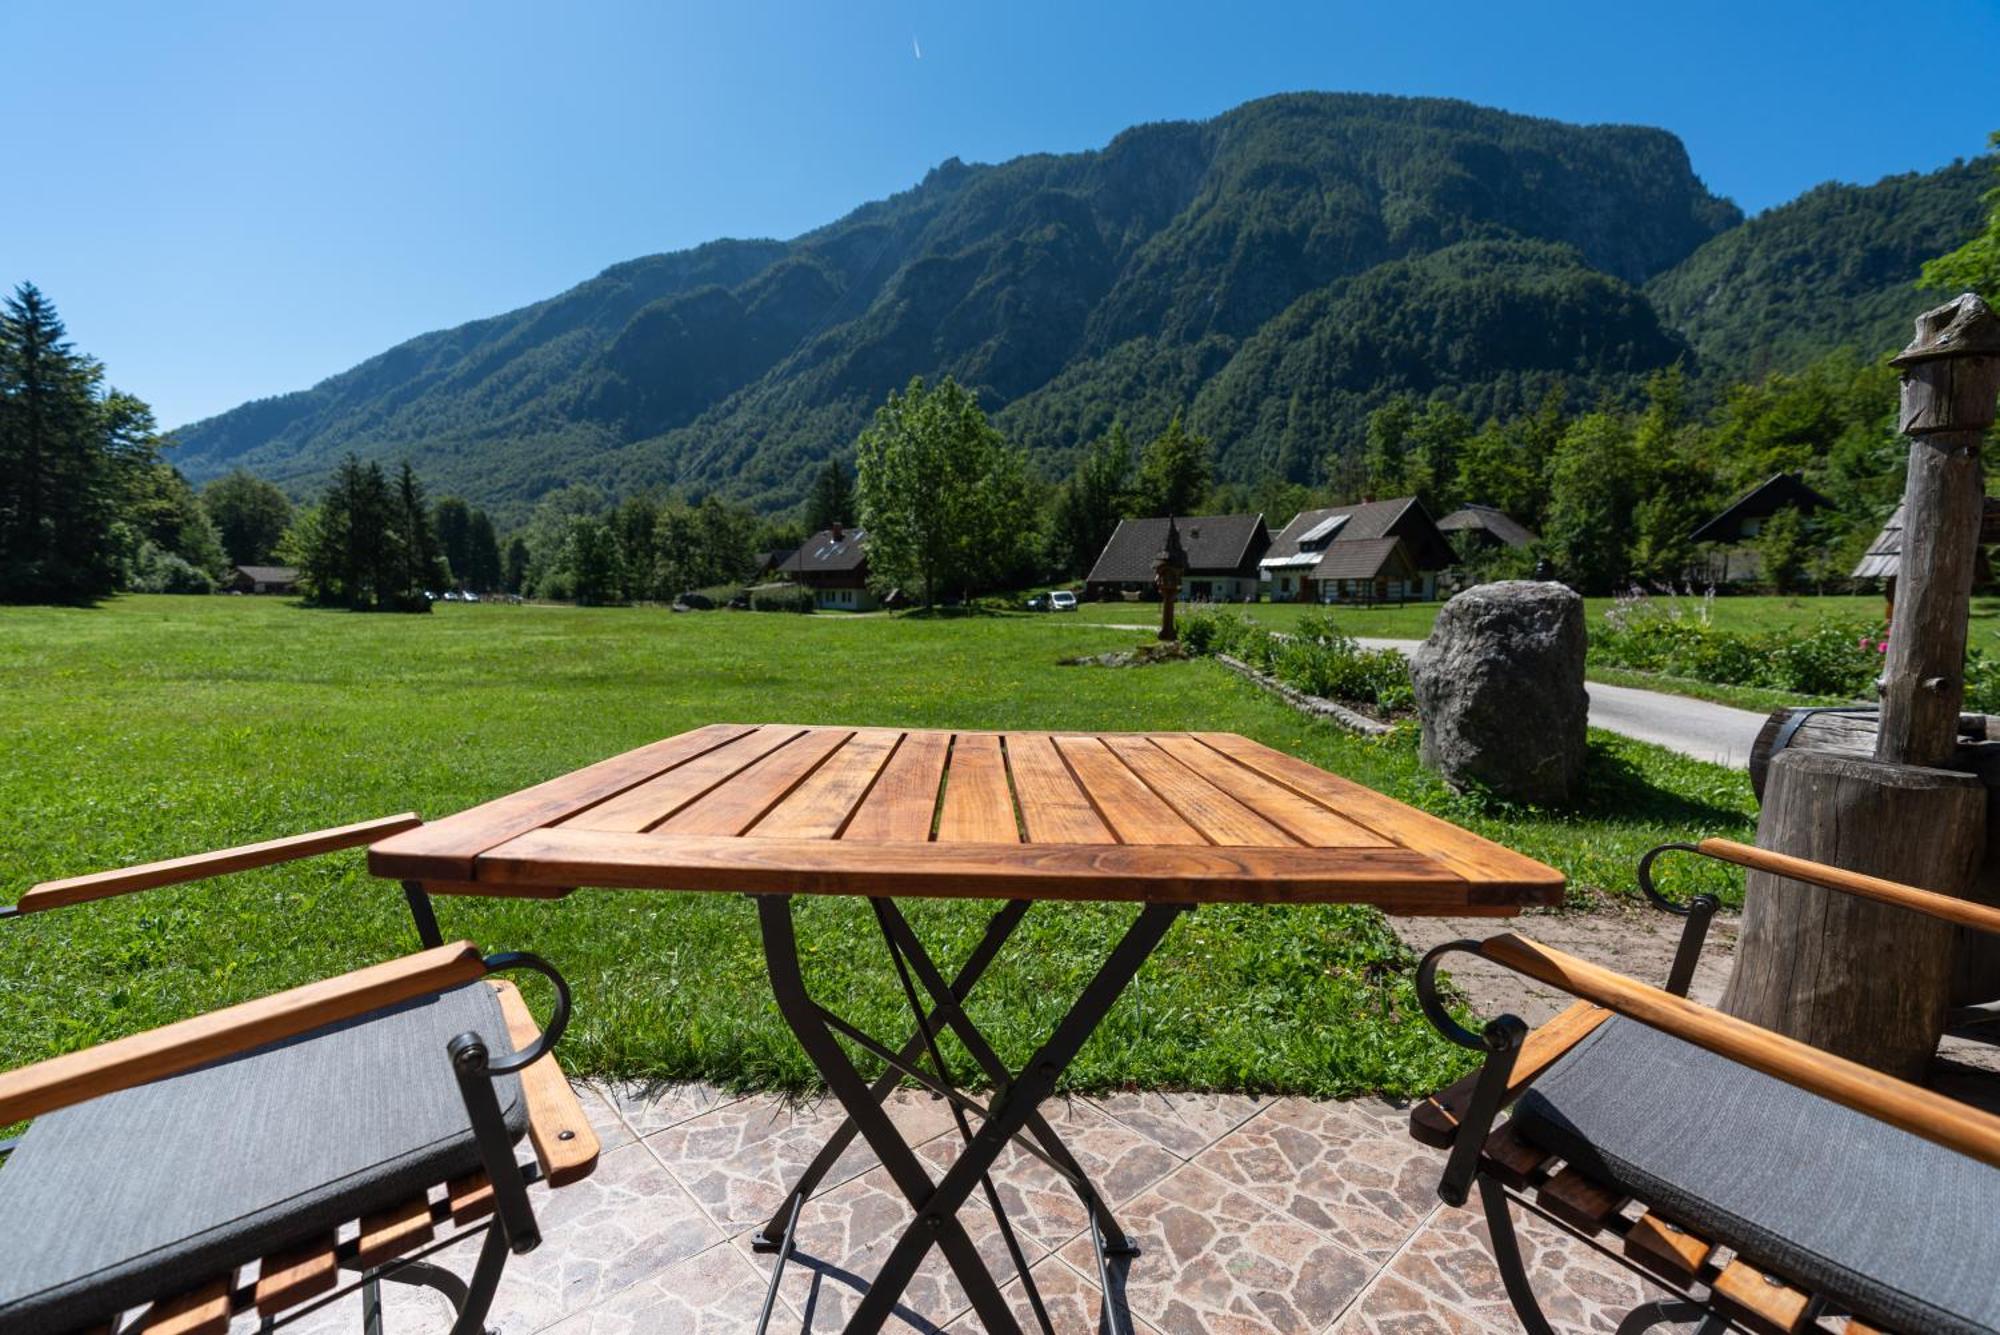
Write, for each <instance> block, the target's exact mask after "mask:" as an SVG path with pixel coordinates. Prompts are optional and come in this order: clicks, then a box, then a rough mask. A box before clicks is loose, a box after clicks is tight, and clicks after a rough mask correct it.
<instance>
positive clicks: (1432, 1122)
mask: <svg viewBox="0 0 2000 1335" xmlns="http://www.w3.org/2000/svg"><path fill="white" fill-rule="evenodd" d="M1610 1018H1611V1012H1610V1011H1608V1010H1606V1009H1604V1007H1602V1006H1596V1005H1592V1004H1591V1003H1590V1002H1588V1001H1579V1002H1576V1003H1574V1004H1572V1005H1571V1006H1569V1007H1568V1008H1567V1009H1565V1010H1564V1011H1563V1012H1562V1013H1561V1014H1559V1015H1557V1016H1556V1017H1555V1018H1553V1019H1551V1020H1550V1021H1549V1022H1548V1023H1547V1024H1544V1025H1543V1026H1541V1027H1540V1028H1539V1029H1536V1030H1534V1031H1532V1032H1531V1033H1529V1035H1528V1037H1527V1041H1526V1042H1524V1043H1522V1044H1521V1051H1520V1055H1519V1056H1517V1057H1516V1058H1515V1059H1514V1069H1513V1071H1512V1072H1510V1073H1509V1075H1508V1079H1507V1092H1506V1094H1505V1096H1504V1097H1503V1099H1502V1101H1501V1106H1502V1107H1505V1106H1506V1105H1507V1104H1509V1103H1512V1102H1513V1101H1514V1100H1515V1099H1516V1098H1518V1097H1520V1094H1521V1091H1522V1090H1524V1089H1526V1088H1527V1087H1528V1086H1529V1084H1530V1083H1532V1082H1533V1081H1534V1078H1535V1077H1536V1076H1538V1075H1540V1074H1541V1073H1542V1072H1543V1071H1546V1070H1548V1069H1549V1067H1551V1066H1553V1065H1554V1064H1555V1063H1556V1061H1557V1059H1558V1058H1560V1057H1561V1056H1562V1055H1563V1054H1564V1053H1566V1052H1568V1051H1569V1050H1570V1049H1571V1048H1573V1047H1575V1046H1576V1045H1577V1044H1578V1043H1580V1042H1582V1041H1583V1039H1584V1037H1585V1036H1586V1035H1587V1034H1589V1033H1590V1032H1591V1031H1592V1030H1594V1029H1596V1028H1597V1026H1598V1025H1600V1024H1603V1023H1604V1022H1605V1021H1606V1020H1608V1019H1610ZM1478 1083H1479V1072H1477V1071H1474V1072H1472V1073H1471V1074H1470V1075H1467V1076H1465V1077H1464V1078H1463V1079H1461V1080H1459V1081H1458V1082H1457V1083H1456V1084H1453V1085H1450V1086H1448V1087H1446V1088H1444V1089H1441V1090H1439V1091H1438V1092H1437V1093H1435V1094H1433V1095H1431V1096H1430V1097H1429V1098H1427V1099H1424V1100H1422V1101H1420V1102H1419V1103H1417V1104H1416V1106H1414V1107H1412V1108H1411V1109H1410V1135H1411V1137H1412V1138H1413V1139H1415V1140H1416V1141H1418V1142H1419V1143H1421V1144H1424V1145H1429V1146H1430V1147H1432V1148H1433V1149H1440V1150H1448V1149H1450V1148H1451V1146H1452V1142H1453V1141H1455V1140H1457V1139H1458V1128H1459V1126H1460V1124H1461V1123H1462V1122H1463V1121H1464V1120H1465V1114H1466V1110H1467V1109H1468V1108H1470V1107H1471V1106H1472V1091H1473V1088H1474V1087H1475V1086H1476V1085H1478Z"/></svg>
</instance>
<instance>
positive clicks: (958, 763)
mask: <svg viewBox="0 0 2000 1335" xmlns="http://www.w3.org/2000/svg"><path fill="white" fill-rule="evenodd" d="M937 838H938V842H939V843H941V844H1018V843H1020V842H1021V829H1020V826H1019V825H1018V824H1016V823H1015V819H1014V793H1013V790H1012V789H1011V788H1009V787H1008V785H1007V762H1006V760H1005V759H1003V758H1002V756H1001V754H1000V739H999V737H997V736H996V735H994V734H992V733H984V732H962V733H960V734H959V735H958V736H957V737H955V738H953V739H952V743H951V767H950V768H949V769H948V770H946V771H945V776H944V806H943V807H942V808H941V809H940V810H939V812H938V827H937Z"/></svg>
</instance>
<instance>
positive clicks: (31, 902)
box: [15, 811, 423, 913]
mask: <svg viewBox="0 0 2000 1335" xmlns="http://www.w3.org/2000/svg"><path fill="white" fill-rule="evenodd" d="M421 824H423V821H422V820H421V819H420V818H419V817H418V816H417V814H416V813H415V812H413V811H406V812H404V813H402V814H401V815H399V816H383V817H381V818H380V819H378V820H364V821H361V822H359V823H357V824H354V825H342V826H338V827H336V828H334V829H331V830H314V831H312V832H311V833H310V834H293V835H287V836H286V837H284V838H282V839H267V840H265V841H264V842H263V843H259V844H244V845H242V846H241V847H238V848H224V849H218V850H217V851H215V852H213V853H193V854H190V855H188V856H187V857H181V858H168V859H166V860H165V861H163V862H147V863H143V864H141V865H140V866H137V867H119V868H116V869H114V870H112V871H99V872H91V873H90V874H89V875H87V876H68V877H64V878H63V879H61V880H57V881H43V882H42V883H41V884H39V885H36V886H32V887H30V888H29V890H28V891H27V893H26V894H24V895H22V896H21V899H20V902H19V903H18V904H16V905H15V909H16V911H17V912H20V913H34V912H37V911H39V910H42V909H54V908H62V907H64V906H65V905H69V904H82V903H86V902H88V901H90V900H93V899H109V898H110V897H111V896H113V895H123V894H129V893H131V892H132V891H134V890H151V889H153V888H155V887H156V886H162V885H175V884H178V883H179V882H182V881H199V880H201V879H203V878H204V877H209V876H222V875H226V874H227V873H229V872H236V871H248V870H250V869H251V868H253V867H269V866H273V865H275V864H277V863H280V862H290V861H293V860H294V859H296V858H308V857H314V856H316V855H318V854H320V853H331V852H334V851H335V850H336V849H342V848H354V847H356V846H358V845H361V844H372V843H374V842H375V841H376V840H377V839H385V838H387V837H388V836H390V835H392V834H400V833H401V832H402V831H404V830H408V829H413V828H415V827H416V826H418V825H421Z"/></svg>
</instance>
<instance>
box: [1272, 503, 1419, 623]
mask: <svg viewBox="0 0 2000 1335" xmlns="http://www.w3.org/2000/svg"><path fill="white" fill-rule="evenodd" d="M1457 559H1458V558H1457V557H1456V555H1454V554H1453V552H1452V550H1451V544H1450V543H1449V542H1447V541H1446V540H1445V536H1444V534H1443V533H1442V532H1440V531H1439V530H1438V526H1437V524H1436V523H1435V522H1434V521H1433V520H1432V519H1431V517H1430V513H1429V512H1428V511H1426V510H1425V509H1424V507H1423V504H1422V502H1420V501H1418V500H1417V498H1416V497H1414V496H1404V497H1401V498H1399V499H1397V500H1393V501H1361V502H1359V503H1357V504H1353V505H1335V506H1329V507H1328V508H1326V509H1323V510H1301V511H1300V512H1299V513H1298V514H1296V515H1294V516H1293V517H1292V522H1291V523H1289V524H1287V525H1285V527H1284V529H1283V530H1282V531H1280V532H1279V534H1278V536H1277V537H1275V538H1273V539H1272V540H1271V550H1270V551H1269V552H1268V553H1267V554H1266V555H1265V557H1264V559H1263V560H1262V561H1260V562H1259V563H1258V564H1259V566H1260V567H1261V568H1262V572H1263V578H1264V580H1265V588H1266V592H1267V593H1268V594H1269V596H1270V599H1271V601H1272V602H1274V603H1291V602H1318V603H1353V602H1365V603H1375V602H1387V601H1396V602H1402V601H1405V600H1407V599H1411V598H1415V599H1429V598H1435V597H1437V593H1438V572H1439V571H1442V570H1446V569H1449V568H1450V567H1451V566H1452V565H1454V564H1455V563H1456V562H1457Z"/></svg>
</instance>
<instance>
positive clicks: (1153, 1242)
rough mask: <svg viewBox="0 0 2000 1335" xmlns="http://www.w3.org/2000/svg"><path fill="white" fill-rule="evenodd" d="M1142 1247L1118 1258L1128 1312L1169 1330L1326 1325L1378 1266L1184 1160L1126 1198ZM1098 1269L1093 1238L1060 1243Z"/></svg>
mask: <svg viewBox="0 0 2000 1335" xmlns="http://www.w3.org/2000/svg"><path fill="white" fill-rule="evenodd" d="M1121 1221H1122V1222H1123V1223H1124V1224H1125V1226H1126V1228H1128V1229H1129V1230H1131V1232H1132V1235H1133V1237H1134V1238H1135V1239H1136V1240H1137V1241H1138V1243H1139V1247H1140V1255H1139V1257H1138V1258H1137V1259H1135V1260H1133V1261H1130V1262H1126V1263H1124V1265H1125V1274H1124V1276H1123V1279H1124V1284H1125V1293H1126V1297H1127V1301H1128V1302H1129V1303H1130V1304H1131V1309H1132V1314H1133V1315H1134V1316H1136V1317H1139V1318H1140V1319H1142V1320H1145V1321H1148V1322H1151V1323H1152V1324H1153V1325H1155V1326H1157V1327H1158V1328H1159V1329H1160V1330H1161V1331H1162V1332H1165V1335H1190V1333H1192V1332H1206V1333H1213V1335H1253V1333H1255V1335H1265V1333H1266V1332H1271V1333H1274V1335H1294V1332H1306V1331H1311V1332H1318V1331H1323V1330H1325V1329H1326V1328H1327V1327H1328V1326H1329V1325H1330V1324H1331V1323H1332V1322H1333V1320H1334V1318H1335V1317H1337V1316H1339V1315H1340V1313H1341V1311H1342V1310H1343V1309H1344V1308H1345V1307H1346V1306H1347V1304H1348V1303H1349V1301H1350V1300H1351V1299H1353V1298H1354V1297H1355V1296H1356V1295H1357V1294H1359V1293H1360V1292H1361V1290H1362V1288H1363V1287H1364V1286H1365V1285H1366V1284H1367V1282H1368V1280H1369V1279H1370V1278H1371V1277H1372V1275H1373V1274H1374V1271H1375V1267H1373V1266H1371V1265H1370V1264H1369V1263H1368V1262H1366V1261H1364V1260H1362V1259H1361V1258H1360V1257H1358V1256H1356V1255H1354V1254H1353V1253H1352V1252H1349V1251H1347V1250H1346V1249H1344V1248H1342V1247H1340V1246H1339V1245H1338V1244H1336V1243H1334V1242H1333V1241H1331V1240H1330V1239H1328V1238H1325V1237H1323V1236H1321V1235H1320V1234H1319V1233H1317V1232H1315V1231H1314V1230H1312V1229H1310V1228H1308V1227H1306V1226H1305V1225H1303V1224H1301V1223H1299V1222H1297V1221H1296V1220H1294V1219H1291V1218H1288V1217H1287V1216H1285V1215H1284V1214H1282V1213H1280V1212H1279V1210H1278V1209H1277V1208H1276V1207H1275V1206H1272V1205H1270V1204H1268V1203H1266V1202H1265V1201H1263V1200H1261V1199H1260V1198H1258V1197H1256V1196H1253V1195H1251V1194H1250V1193H1249V1192H1247V1191H1244V1190H1242V1189H1241V1188H1238V1187H1234V1186H1231V1185H1230V1184H1229V1183H1227V1182H1225V1181H1223V1180H1222V1179H1221V1178H1219V1177H1216V1176H1215V1175H1214V1174H1213V1173H1210V1172H1208V1171H1207V1170H1205V1169H1203V1168H1201V1167H1199V1166H1197V1165H1194V1164H1188V1165H1184V1166H1183V1167H1181V1168H1179V1169H1177V1170H1176V1171H1175V1172H1174V1173H1173V1174H1171V1175H1170V1176H1169V1177H1167V1178H1166V1179H1165V1180H1164V1181H1162V1182H1161V1183H1159V1185H1157V1186H1155V1187H1153V1188H1152V1189H1151V1190H1150V1191H1147V1192H1145V1193H1143V1194H1142V1195H1141V1196H1139V1198H1138V1199H1137V1200H1134V1201H1132V1202H1130V1203H1128V1204H1127V1205H1126V1206H1125V1207H1124V1209H1123V1210H1122V1212H1121ZM1062 1258H1063V1260H1064V1261H1066V1262H1067V1263H1068V1264H1069V1266H1070V1268H1071V1269H1072V1270H1076V1271H1079V1272H1082V1271H1084V1270H1086V1269H1090V1270H1094V1269H1095V1268H1096V1261H1095V1260H1094V1258H1093V1255H1092V1249H1091V1244H1090V1239H1089V1238H1078V1239H1076V1240H1075V1241H1073V1242H1071V1243H1070V1244H1069V1245H1068V1246H1067V1247H1065V1248H1063V1251H1062Z"/></svg>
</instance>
